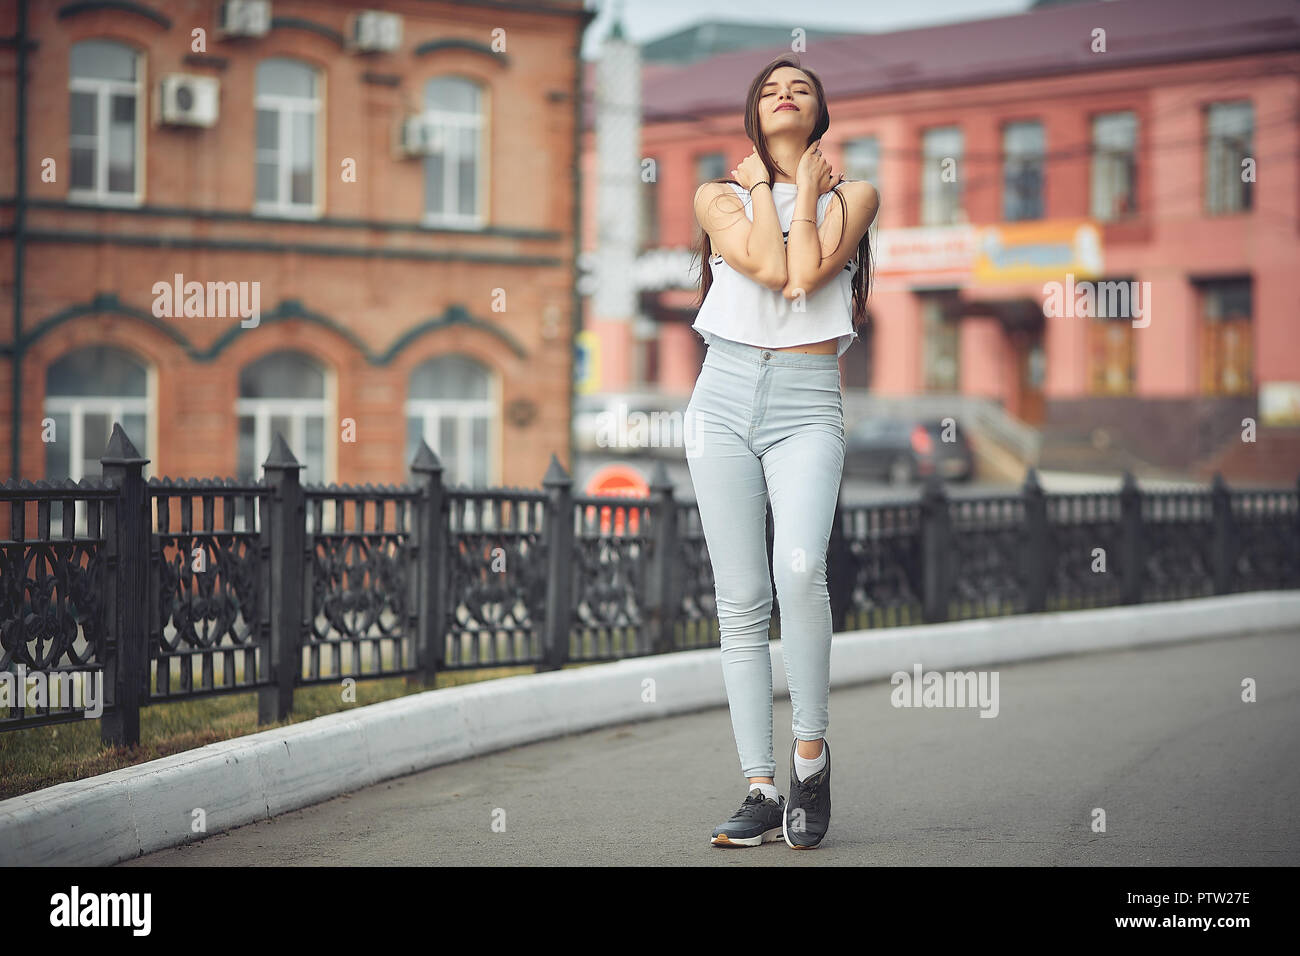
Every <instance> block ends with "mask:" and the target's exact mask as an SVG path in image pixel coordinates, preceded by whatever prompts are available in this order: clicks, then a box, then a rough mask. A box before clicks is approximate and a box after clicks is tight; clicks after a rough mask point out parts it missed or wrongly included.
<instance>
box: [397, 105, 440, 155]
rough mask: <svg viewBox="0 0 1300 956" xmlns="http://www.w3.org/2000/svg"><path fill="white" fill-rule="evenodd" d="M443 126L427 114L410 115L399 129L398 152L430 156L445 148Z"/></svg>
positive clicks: (400, 153)
mask: <svg viewBox="0 0 1300 956" xmlns="http://www.w3.org/2000/svg"><path fill="white" fill-rule="evenodd" d="M442 141H443V131H442V127H440V126H437V125H436V124H434V123H431V122H429V120H428V118H427V117H425V116H420V115H416V116H408V117H407V118H406V119H405V120H403V121H402V125H401V127H400V128H399V129H398V137H397V152H398V154H399V155H402V156H428V155H429V154H430V153H437V152H441V151H442V148H443V142H442Z"/></svg>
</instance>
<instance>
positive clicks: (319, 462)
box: [235, 352, 331, 482]
mask: <svg viewBox="0 0 1300 956" xmlns="http://www.w3.org/2000/svg"><path fill="white" fill-rule="evenodd" d="M235 410H236V413H237V414H238V416H239V478H240V480H241V481H245V480H252V481H255V480H257V479H258V478H260V477H262V462H264V461H266V457H267V455H269V454H270V453H271V440H272V438H273V437H274V436H275V433H276V432H277V431H278V432H280V433H281V434H282V435H284V440H285V441H286V442H288V443H289V450H290V451H292V452H293V456H294V457H295V458H297V459H298V460H299V461H300V462H302V463H303V464H304V465H306V467H305V468H304V469H303V470H302V471H301V472H299V476H300V478H301V479H302V480H303V481H304V482H307V481H312V482H323V481H328V480H330V479H329V477H328V475H329V473H330V470H331V462H330V461H329V460H328V457H327V455H326V447H325V425H326V422H327V420H328V419H329V418H330V408H329V399H328V397H327V394H326V376H325V370H324V369H322V368H321V367H320V365H318V364H317V363H316V362H315V360H313V359H311V358H309V357H308V356H306V355H302V354H300V353H298V352H272V353H271V354H270V355H267V356H264V357H263V358H260V359H258V360H257V361H255V362H252V363H250V364H248V365H246V366H244V368H243V369H242V370H240V373H239V400H238V402H237V403H236V409H235Z"/></svg>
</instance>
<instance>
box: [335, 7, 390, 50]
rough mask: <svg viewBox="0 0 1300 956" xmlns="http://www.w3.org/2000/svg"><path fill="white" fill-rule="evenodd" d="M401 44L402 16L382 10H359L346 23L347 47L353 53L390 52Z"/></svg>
mask: <svg viewBox="0 0 1300 956" xmlns="http://www.w3.org/2000/svg"><path fill="white" fill-rule="evenodd" d="M401 45H402V17H401V15H400V14H396V13H387V12H385V11H383V10H361V11H358V12H357V13H354V14H353V15H352V19H351V22H350V23H349V25H348V49H350V50H352V51H353V52H354V53H392V52H393V51H394V50H396V49H398V48H399V47H400V46H401Z"/></svg>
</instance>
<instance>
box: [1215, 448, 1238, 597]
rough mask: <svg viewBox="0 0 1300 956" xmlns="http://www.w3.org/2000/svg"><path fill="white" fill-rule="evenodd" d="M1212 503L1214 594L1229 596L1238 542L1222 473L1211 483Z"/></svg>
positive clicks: (1229, 497)
mask: <svg viewBox="0 0 1300 956" xmlns="http://www.w3.org/2000/svg"><path fill="white" fill-rule="evenodd" d="M1210 502H1211V504H1212V505H1213V509H1214V510H1213V514H1214V519H1213V520H1214V529H1213V538H1212V542H1213V543H1212V545H1211V548H1212V551H1213V555H1212V557H1211V560H1212V561H1213V568H1212V570H1213V573H1214V593H1215V594H1227V593H1229V592H1230V591H1231V590H1232V566H1233V564H1234V563H1235V562H1236V557H1237V550H1236V548H1237V542H1236V535H1235V534H1234V529H1233V521H1232V496H1231V495H1230V494H1229V493H1228V486H1227V484H1226V483H1225V482H1224V480H1223V474H1222V473H1221V472H1217V471H1216V472H1215V473H1214V481H1213V482H1211V483H1210Z"/></svg>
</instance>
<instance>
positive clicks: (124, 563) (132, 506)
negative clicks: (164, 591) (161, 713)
mask: <svg viewBox="0 0 1300 956" xmlns="http://www.w3.org/2000/svg"><path fill="white" fill-rule="evenodd" d="M148 462H149V459H148V458H143V457H141V455H140V452H139V451H137V450H136V447H135V445H133V444H132V443H131V439H130V438H128V437H127V435H126V432H124V431H123V430H122V426H121V425H120V424H118V423H117V422H114V423H113V432H112V434H111V435H109V437H108V447H107V448H106V449H105V450H104V455H103V457H102V458H100V459H99V463H100V467H101V468H102V470H103V475H104V477H105V478H106V479H108V480H109V481H111V482H113V486H114V487H115V488H116V490H117V501H116V502H115V503H114V507H113V527H112V528H111V529H107V530H109V532H110V534H111V537H108V536H107V535H106V537H107V538H108V540H109V541H111V542H112V545H111V546H110V551H109V560H110V561H113V560H115V561H116V563H117V573H116V587H117V594H116V595H115V596H114V605H115V606H114V613H113V618H114V619H113V638H114V640H115V641H116V643H117V653H116V654H115V655H113V656H112V657H111V658H110V663H109V665H108V670H109V673H107V674H105V675H104V681H105V684H106V685H109V684H111V686H112V688H113V704H114V707H113V710H112V711H110V712H106V713H105V714H104V717H103V719H102V720H101V721H100V728H99V733H100V739H101V740H102V741H104V742H105V743H111V744H115V745H116V746H119V747H134V746H136V745H138V744H139V743H140V704H141V702H142V701H143V702H145V703H148V700H149V628H148V617H147V611H146V609H147V608H148V607H149V578H148V570H149V544H150V534H151V531H152V524H151V522H150V521H149V495H148V490H147V489H146V487H145V483H144V466H145V465H146V464H147V463H148Z"/></svg>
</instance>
